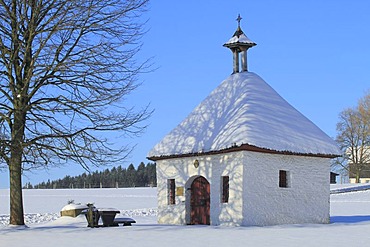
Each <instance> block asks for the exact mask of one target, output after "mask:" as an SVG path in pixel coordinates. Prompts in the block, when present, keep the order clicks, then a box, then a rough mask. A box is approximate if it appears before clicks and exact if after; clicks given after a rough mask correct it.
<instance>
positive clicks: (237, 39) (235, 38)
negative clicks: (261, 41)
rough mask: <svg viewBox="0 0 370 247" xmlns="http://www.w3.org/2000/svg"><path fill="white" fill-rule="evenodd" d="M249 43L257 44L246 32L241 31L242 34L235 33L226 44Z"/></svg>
mask: <svg viewBox="0 0 370 247" xmlns="http://www.w3.org/2000/svg"><path fill="white" fill-rule="evenodd" d="M235 43H239V44H249V45H256V43H254V42H253V41H252V40H250V39H249V38H248V37H247V36H246V35H245V34H244V33H241V34H240V36H237V35H234V36H233V37H231V39H229V40H228V41H227V42H226V43H225V46H227V45H230V44H235Z"/></svg>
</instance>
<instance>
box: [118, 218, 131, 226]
mask: <svg viewBox="0 0 370 247" xmlns="http://www.w3.org/2000/svg"><path fill="white" fill-rule="evenodd" d="M133 223H136V221H135V220H134V219H131V218H121V217H119V218H114V220H113V224H117V225H118V224H123V226H131V224H133Z"/></svg>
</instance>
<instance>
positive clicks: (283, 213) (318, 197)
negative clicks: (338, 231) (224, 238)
mask: <svg viewBox="0 0 370 247" xmlns="http://www.w3.org/2000/svg"><path fill="white" fill-rule="evenodd" d="M196 159H197V160H198V161H199V167H198V168H195V167H194V165H193V164H194V161H195V160H196ZM279 170H286V171H288V172H289V174H290V177H289V178H290V181H289V188H279ZM329 174H330V160H329V159H324V158H314V157H303V156H293V155H276V154H263V153H257V152H247V151H242V152H234V153H228V154H219V155H213V156H211V157H209V156H199V157H190V158H183V159H168V160H160V161H157V186H158V187H157V189H158V223H160V224H188V223H189V222H190V191H189V190H187V189H188V188H190V186H191V182H192V181H193V180H194V179H195V178H196V177H197V176H203V177H205V178H206V179H207V180H208V182H209V183H210V191H211V204H210V211H211V212H210V213H211V216H210V218H211V225H232V226H238V225H257V226H265V225H276V224H293V223H296V224H300V223H328V222H329V209H330V205H329V197H330V186H329V180H330V176H329ZM221 176H229V177H230V181H229V202H228V203H221ZM172 178H173V179H175V182H176V187H180V186H181V187H184V188H185V193H184V195H183V196H176V204H175V205H167V179H172ZM243 178H244V181H243Z"/></svg>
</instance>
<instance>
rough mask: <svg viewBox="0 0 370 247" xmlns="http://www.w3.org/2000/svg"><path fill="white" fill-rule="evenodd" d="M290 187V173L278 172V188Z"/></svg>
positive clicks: (285, 171)
mask: <svg viewBox="0 0 370 247" xmlns="http://www.w3.org/2000/svg"><path fill="white" fill-rule="evenodd" d="M289 187H290V173H289V171H287V170H279V188H289Z"/></svg>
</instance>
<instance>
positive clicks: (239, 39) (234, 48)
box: [223, 14, 256, 74]
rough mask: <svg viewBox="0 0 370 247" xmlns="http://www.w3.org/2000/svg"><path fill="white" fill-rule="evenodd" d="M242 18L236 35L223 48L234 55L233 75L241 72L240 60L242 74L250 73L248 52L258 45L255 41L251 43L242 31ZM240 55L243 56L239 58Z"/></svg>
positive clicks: (238, 19)
mask: <svg viewBox="0 0 370 247" xmlns="http://www.w3.org/2000/svg"><path fill="white" fill-rule="evenodd" d="M241 20H242V18H241V17H240V14H239V15H238V18H237V19H236V21H237V22H238V28H237V29H236V31H235V33H234V35H233V36H232V37H231V39H229V41H227V42H226V43H225V44H224V45H223V46H225V47H227V48H229V49H230V50H231V52H232V53H233V61H234V65H233V74H235V73H239V72H240V63H239V59H240V60H241V72H244V71H248V63H247V50H248V49H249V48H251V47H253V46H255V45H256V43H254V42H253V41H251V40H250V39H249V38H248V37H247V36H246V35H245V34H244V33H243V31H242V29H241V28H240V21H241ZM239 54H240V55H241V56H239ZM239 57H241V58H239Z"/></svg>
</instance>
